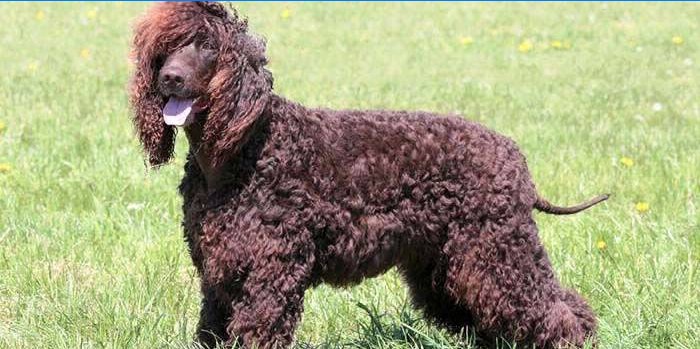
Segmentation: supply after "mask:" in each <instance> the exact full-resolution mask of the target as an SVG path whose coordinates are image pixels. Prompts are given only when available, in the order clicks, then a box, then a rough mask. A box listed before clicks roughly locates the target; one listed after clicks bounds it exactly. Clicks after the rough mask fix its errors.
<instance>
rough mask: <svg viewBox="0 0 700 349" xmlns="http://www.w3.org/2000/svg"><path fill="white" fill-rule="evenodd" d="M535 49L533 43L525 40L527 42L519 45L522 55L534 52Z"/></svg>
mask: <svg viewBox="0 0 700 349" xmlns="http://www.w3.org/2000/svg"><path fill="white" fill-rule="evenodd" d="M533 47H534V45H533V44H532V41H530V40H525V41H523V42H521V43H520V45H518V51H520V52H522V53H528V52H530V51H532V48H533Z"/></svg>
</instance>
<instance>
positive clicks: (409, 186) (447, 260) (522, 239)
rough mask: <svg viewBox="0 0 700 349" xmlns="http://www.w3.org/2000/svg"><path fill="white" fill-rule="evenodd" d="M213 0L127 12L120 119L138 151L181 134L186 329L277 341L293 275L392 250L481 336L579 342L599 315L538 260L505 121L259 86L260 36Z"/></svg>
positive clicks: (433, 309) (524, 175) (535, 201)
mask: <svg viewBox="0 0 700 349" xmlns="http://www.w3.org/2000/svg"><path fill="white" fill-rule="evenodd" d="M247 27H248V26H247V22H246V21H245V20H242V19H241V18H239V17H238V15H237V14H235V13H231V12H228V11H227V10H226V9H225V8H224V6H222V5H221V4H217V3H161V4H157V5H155V6H154V7H153V8H152V9H151V10H150V11H149V12H148V13H147V14H146V16H145V17H144V18H143V19H142V20H141V22H140V23H139V24H138V25H137V27H136V34H135V38H134V57H135V59H136V61H137V63H136V64H137V66H136V71H135V74H134V77H133V79H132V82H131V86H130V97H131V103H132V106H133V110H134V114H135V115H134V124H135V126H136V129H137V132H138V136H139V138H140V140H141V142H142V143H143V146H144V148H145V150H146V153H147V155H148V159H149V161H150V164H151V165H153V166H157V165H161V164H164V163H166V162H167V161H168V160H169V159H170V158H171V157H172V153H173V145H174V140H175V134H176V127H175V126H180V127H182V128H183V129H184V132H185V134H186V135H187V138H188V140H189V144H190V151H189V155H188V161H187V164H186V165H185V177H184V178H183V180H182V184H181V185H180V193H181V194H182V196H183V198H184V205H183V210H184V222H183V226H184V230H185V237H186V240H187V242H188V244H189V248H190V253H191V255H192V260H193V262H194V264H195V266H196V267H197V270H198V271H199V275H200V276H201V290H202V294H203V300H202V311H201V318H200V322H199V330H198V334H197V335H198V340H199V341H200V342H201V343H203V344H204V345H207V346H214V345H216V343H217V342H219V341H221V342H223V343H225V344H226V345H234V344H242V345H243V346H245V347H253V346H259V347H260V348H281V347H288V346H289V345H290V343H291V342H292V340H293V337H294V329H295V328H296V326H297V324H298V322H299V320H300V318H301V313H302V308H303V299H304V291H305V290H306V289H307V288H309V287H312V286H314V285H317V284H319V283H321V282H327V283H330V284H332V285H339V286H344V285H351V284H356V283H358V282H360V281H361V280H363V279H364V278H367V277H373V276H376V275H379V274H381V273H384V272H385V271H387V270H388V269H389V268H391V267H393V266H396V267H397V268H398V270H399V271H400V273H401V275H402V276H403V278H404V279H405V281H406V283H407V284H408V286H409V287H410V291H411V295H412V299H413V301H414V303H415V305H416V307H418V308H420V309H422V311H423V312H424V314H425V316H426V317H428V318H429V319H432V320H433V321H434V322H436V323H438V324H442V325H445V326H447V327H448V328H450V329H453V330H459V329H462V328H464V327H465V326H473V328H474V329H475V330H476V332H477V333H478V334H479V336H480V337H481V338H486V339H489V340H490V339H493V338H497V337H503V338H506V339H508V340H513V341H516V342H518V343H524V344H534V345H536V346H537V347H542V348H551V347H559V346H567V345H572V346H577V347H580V346H582V345H583V344H584V342H585V341H587V340H589V339H590V340H593V338H594V335H595V330H596V320H595V316H594V314H593V312H592V311H591V309H590V308H589V306H588V305H587V304H586V302H585V301H584V299H583V298H582V297H581V296H579V295H578V294H577V293H576V292H574V291H572V290H568V289H565V288H562V286H560V284H559V282H558V281H557V279H556V277H555V276H554V273H553V272H552V267H551V264H550V262H549V260H548V258H547V253H546V252H545V250H544V248H543V247H542V244H541V242H540V240H539V239H538V236H537V227H536V225H535V222H534V221H533V217H532V210H533V208H534V209H539V210H541V211H546V212H549V213H556V214H567V213H574V212H577V211H580V210H582V209H585V208H587V207H589V206H591V205H593V204H595V203H597V202H600V201H602V200H604V199H605V198H607V196H601V197H598V198H596V199H594V200H592V201H590V202H587V203H585V204H582V205H579V206H576V207H570V208H562V207H556V206H552V205H550V204H549V203H547V202H546V201H545V200H543V199H542V198H540V197H539V196H538V195H537V192H536V190H535V186H534V184H533V183H532V180H531V178H530V175H529V173H528V169H527V165H526V162H525V159H524V157H523V155H522V154H521V153H520V152H519V151H518V148H517V147H516V145H515V144H514V143H513V142H512V141H511V140H509V139H508V138H506V137H504V136H501V135H499V134H496V133H494V132H492V131H490V130H488V129H486V128H484V127H483V126H481V125H478V124H476V123H473V122H469V121H465V120H463V119H461V118H459V117H453V116H438V115H434V114H430V113H423V112H397V111H384V110H379V111H348V110H344V111H334V110H326V109H309V108H306V107H303V106H301V105H299V104H296V103H294V102H291V101H288V100H285V99H284V98H282V97H280V96H278V95H276V94H274V93H273V92H272V76H271V74H270V72H269V71H268V70H267V69H266V68H265V64H266V63H267V60H266V58H265V45H264V42H263V41H262V40H260V39H258V38H256V37H255V36H253V35H252V34H250V33H248V31H247Z"/></svg>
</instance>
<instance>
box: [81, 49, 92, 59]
mask: <svg viewBox="0 0 700 349" xmlns="http://www.w3.org/2000/svg"><path fill="white" fill-rule="evenodd" d="M80 57H83V59H88V58H90V50H89V49H87V48H84V49H82V50H80Z"/></svg>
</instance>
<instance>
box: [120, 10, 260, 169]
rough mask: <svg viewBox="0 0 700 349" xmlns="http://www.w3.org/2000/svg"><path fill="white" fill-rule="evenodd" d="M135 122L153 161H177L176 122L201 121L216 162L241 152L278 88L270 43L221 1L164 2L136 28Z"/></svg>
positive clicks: (155, 163)
mask: <svg viewBox="0 0 700 349" xmlns="http://www.w3.org/2000/svg"><path fill="white" fill-rule="evenodd" d="M132 57H133V59H135V63H136V70H135V72H134V76H133V78H132V80H131V84H130V89H129V93H130V102H131V105H132V108H133V111H134V124H135V126H136V131H137V133H138V136H139V139H140V140H141V143H142V144H143V147H144V149H145V151H146V153H147V156H148V160H149V162H150V164H151V165H153V166H158V165H161V164H164V163H166V162H168V160H170V158H171V157H172V153H173V147H174V143H175V134H176V129H175V128H176V127H178V126H180V127H201V128H202V145H201V146H203V147H205V148H206V150H207V151H208V152H209V157H210V159H211V161H212V165H213V166H218V165H221V164H222V163H223V162H225V161H226V160H227V159H229V158H230V157H231V156H232V155H234V154H236V152H237V151H238V150H239V148H240V146H241V145H242V143H244V142H245V140H246V137H247V135H248V131H249V130H250V129H251V128H252V126H253V125H254V123H255V121H256V120H257V119H258V118H259V116H260V115H261V113H262V112H263V110H264V108H265V105H266V104H267V101H268V100H269V96H270V94H271V90H272V76H271V74H270V72H269V71H268V70H266V69H265V64H266V63H267V59H266V57H265V43H264V41H263V40H261V39H259V38H256V37H254V36H252V35H250V34H249V33H248V23H247V21H246V20H243V19H240V18H239V17H238V15H237V14H236V13H235V12H233V13H231V12H229V11H227V10H226V8H225V7H224V6H223V5H221V4H219V3H160V4H156V5H155V6H153V8H151V9H150V11H149V12H148V13H147V14H146V15H145V17H144V18H143V19H142V20H141V21H140V22H139V23H138V24H137V26H136V28H135V35H134V42H133V51H132Z"/></svg>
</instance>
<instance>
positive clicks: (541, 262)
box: [446, 210, 595, 348]
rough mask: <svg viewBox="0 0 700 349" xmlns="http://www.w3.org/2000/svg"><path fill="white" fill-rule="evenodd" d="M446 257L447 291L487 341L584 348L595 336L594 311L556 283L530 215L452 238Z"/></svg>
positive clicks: (522, 214) (485, 223)
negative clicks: (585, 343)
mask: <svg viewBox="0 0 700 349" xmlns="http://www.w3.org/2000/svg"><path fill="white" fill-rule="evenodd" d="M446 253H447V254H448V256H449V258H450V262H449V267H448V271H447V281H446V288H447V289H448V290H449V291H450V293H451V295H452V296H453V297H454V298H455V299H457V300H458V302H459V303H460V304H464V305H466V306H467V308H468V309H469V310H470V311H471V312H472V313H473V314H474V319H475V320H476V325H477V331H478V332H479V333H480V334H481V335H482V336H483V335H486V336H488V337H492V338H496V337H499V336H502V337H503V338H504V339H507V340H509V341H515V342H518V343H523V344H528V345H529V344H535V345H536V347H538V348H558V347H560V346H573V347H581V346H583V344H584V342H585V341H586V339H587V338H589V337H592V336H594V335H595V319H594V316H593V313H592V311H591V310H590V308H589V307H588V306H587V305H586V304H585V302H583V300H582V299H581V298H580V297H578V298H575V297H574V296H572V294H570V293H567V292H566V291H565V290H563V289H562V288H561V287H560V285H559V282H558V281H557V280H556V278H555V276H554V273H553V272H552V268H551V265H550V262H549V259H548V257H547V254H546V252H545V250H544V248H543V247H542V244H541V243H540V241H539V238H538V236H537V227H536V225H535V222H534V221H533V220H532V217H531V214H530V212H526V211H525V210H523V211H521V212H515V213H514V214H512V215H509V216H506V217H501V218H498V219H493V220H491V219H486V220H482V221H480V222H479V224H478V226H477V225H476V224H475V225H474V226H472V227H471V228H467V229H463V230H462V231H455V232H452V234H451V235H450V241H449V242H448V243H447V244H446ZM573 298H575V299H573Z"/></svg>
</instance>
